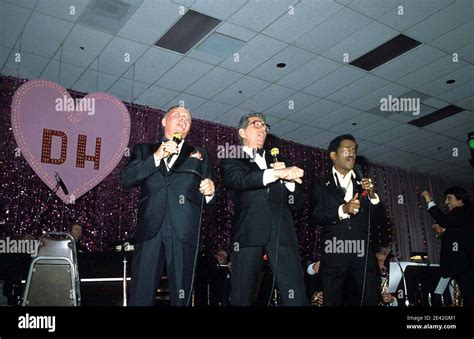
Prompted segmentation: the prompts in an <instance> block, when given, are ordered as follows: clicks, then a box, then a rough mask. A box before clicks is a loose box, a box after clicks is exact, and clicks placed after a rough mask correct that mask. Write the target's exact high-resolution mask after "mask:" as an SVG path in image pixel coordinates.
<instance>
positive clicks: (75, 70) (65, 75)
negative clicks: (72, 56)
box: [40, 61, 85, 88]
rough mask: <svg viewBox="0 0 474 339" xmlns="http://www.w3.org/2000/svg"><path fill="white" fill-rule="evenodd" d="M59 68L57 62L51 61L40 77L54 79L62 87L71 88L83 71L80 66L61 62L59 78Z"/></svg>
mask: <svg viewBox="0 0 474 339" xmlns="http://www.w3.org/2000/svg"><path fill="white" fill-rule="evenodd" d="M59 70H60V67H59V62H57V61H51V62H50V63H49V65H48V66H47V67H46V69H45V70H43V72H42V73H41V75H40V78H41V79H48V80H51V81H54V82H56V83H58V84H60V85H61V86H63V87H64V88H71V87H72V85H73V84H74V83H75V82H76V80H77V79H78V78H79V77H80V76H81V74H82V73H83V72H84V71H85V69H84V68H82V67H78V66H74V65H70V64H65V63H63V64H61V78H59Z"/></svg>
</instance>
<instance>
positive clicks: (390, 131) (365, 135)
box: [355, 118, 403, 144]
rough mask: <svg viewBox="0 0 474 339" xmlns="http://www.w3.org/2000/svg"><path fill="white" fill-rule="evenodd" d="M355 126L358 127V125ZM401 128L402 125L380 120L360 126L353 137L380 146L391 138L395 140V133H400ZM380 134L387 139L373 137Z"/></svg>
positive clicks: (388, 120)
mask: <svg viewBox="0 0 474 339" xmlns="http://www.w3.org/2000/svg"><path fill="white" fill-rule="evenodd" d="M357 125H358V126H360V124H357ZM402 126H403V125H402V124H401V123H399V122H396V121H393V120H390V119H383V118H382V119H379V120H377V121H374V122H373V123H369V124H366V125H363V126H361V127H360V128H359V129H358V130H357V132H355V136H356V137H357V138H360V139H365V140H367V141H370V142H373V143H378V144H381V143H384V142H386V141H389V140H390V139H392V138H395V137H396V136H397V132H398V131H400V132H401V130H402V129H401V127H402ZM395 130H397V131H395ZM380 134H382V135H384V136H386V138H387V139H385V138H384V137H383V136H382V137H379V138H375V136H377V135H380Z"/></svg>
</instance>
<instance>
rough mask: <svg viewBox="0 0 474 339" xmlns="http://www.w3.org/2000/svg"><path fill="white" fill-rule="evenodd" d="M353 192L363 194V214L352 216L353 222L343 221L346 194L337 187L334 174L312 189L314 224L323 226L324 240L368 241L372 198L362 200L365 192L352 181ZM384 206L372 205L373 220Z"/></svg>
mask: <svg viewBox="0 0 474 339" xmlns="http://www.w3.org/2000/svg"><path fill="white" fill-rule="evenodd" d="M352 185H353V192H354V194H355V193H356V192H358V193H359V197H358V199H359V200H360V204H361V207H360V210H359V213H357V214H356V215H351V217H350V218H349V219H343V220H339V214H338V209H339V206H340V205H343V204H345V203H346V201H345V200H344V196H345V193H344V190H343V189H342V188H341V187H339V186H337V184H336V180H335V179H334V176H333V174H332V171H331V174H329V175H327V176H325V177H322V178H317V179H316V180H315V181H314V183H313V187H312V190H311V191H312V205H313V215H312V220H313V222H314V223H316V224H318V225H321V226H323V231H322V236H323V239H324V238H332V237H336V238H337V239H342V240H344V239H359V238H354V237H360V236H362V238H360V239H366V237H367V224H368V217H369V214H368V212H369V204H370V200H369V197H368V196H362V193H363V190H362V187H361V186H360V185H358V184H357V182H356V180H354V179H352ZM379 205H380V203H379V204H377V205H372V206H371V208H370V210H371V214H372V215H371V216H373V215H374V214H375V210H376V208H378V207H379Z"/></svg>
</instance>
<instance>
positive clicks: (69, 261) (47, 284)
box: [22, 232, 80, 306]
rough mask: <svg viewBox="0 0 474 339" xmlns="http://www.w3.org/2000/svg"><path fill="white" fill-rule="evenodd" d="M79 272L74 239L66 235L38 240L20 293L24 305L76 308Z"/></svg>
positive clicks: (51, 234) (46, 236)
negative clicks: (24, 284)
mask: <svg viewBox="0 0 474 339" xmlns="http://www.w3.org/2000/svg"><path fill="white" fill-rule="evenodd" d="M79 281H80V280H79V272H78V269H77V256H76V248H75V242H74V239H73V238H72V237H71V235H69V234H68V233H62V232H58V233H48V234H46V235H44V236H42V237H41V239H40V245H39V248H38V256H37V257H36V258H34V259H33V261H32V262H31V265H30V270H29V272H28V280H27V281H26V287H25V291H24V294H23V303H22V305H23V306H77V305H78V304H80V290H79Z"/></svg>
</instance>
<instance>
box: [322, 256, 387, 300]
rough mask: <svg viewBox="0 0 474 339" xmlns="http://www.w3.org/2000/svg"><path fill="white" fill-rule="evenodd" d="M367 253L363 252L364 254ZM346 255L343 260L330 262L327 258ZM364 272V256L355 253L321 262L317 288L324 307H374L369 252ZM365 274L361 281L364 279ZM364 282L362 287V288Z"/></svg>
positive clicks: (373, 277)
mask: <svg viewBox="0 0 474 339" xmlns="http://www.w3.org/2000/svg"><path fill="white" fill-rule="evenodd" d="M365 253H367V251H365ZM334 255H341V256H346V259H347V260H343V261H341V260H337V261H332V260H331V258H330V257H331V256H334ZM366 255H368V256H369V257H368V261H367V272H366V273H365V274H364V272H365V259H366V257H365V256H363V257H357V255H356V254H331V255H329V256H324V255H323V257H322V259H321V268H320V274H321V285H322V290H323V305H324V306H343V305H346V306H347V305H349V306H359V305H360V304H361V299H362V294H363V295H364V297H363V299H362V305H363V306H376V305H377V303H378V290H379V286H378V283H377V275H376V271H375V262H374V259H373V257H372V255H373V254H372V251H369V253H368V254H366ZM364 275H365V279H364ZM364 281H365V288H364Z"/></svg>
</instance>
